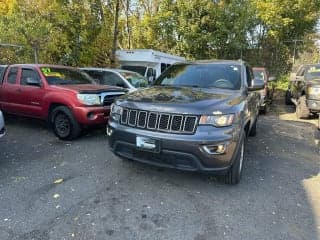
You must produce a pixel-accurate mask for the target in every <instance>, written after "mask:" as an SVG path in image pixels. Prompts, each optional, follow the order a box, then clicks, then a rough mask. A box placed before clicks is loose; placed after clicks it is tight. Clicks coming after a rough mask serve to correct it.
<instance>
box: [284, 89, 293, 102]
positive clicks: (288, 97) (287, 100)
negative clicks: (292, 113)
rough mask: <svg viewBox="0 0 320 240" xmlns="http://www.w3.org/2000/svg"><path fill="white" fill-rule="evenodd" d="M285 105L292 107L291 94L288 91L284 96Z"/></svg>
mask: <svg viewBox="0 0 320 240" xmlns="http://www.w3.org/2000/svg"><path fill="white" fill-rule="evenodd" d="M285 103H286V105H292V101H291V93H290V91H288V90H287V91H286V95H285Z"/></svg>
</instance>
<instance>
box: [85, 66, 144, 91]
mask: <svg viewBox="0 0 320 240" xmlns="http://www.w3.org/2000/svg"><path fill="white" fill-rule="evenodd" d="M80 70H81V71H83V72H85V73H87V74H88V75H89V76H90V77H92V78H93V79H95V81H96V82H97V83H99V84H102V85H110V86H117V87H123V88H126V89H127V90H128V91H129V92H132V91H135V90H137V88H143V87H147V85H148V80H147V79H146V78H145V77H143V76H142V75H140V74H139V73H136V72H132V71H128V70H122V69H116V68H80Z"/></svg>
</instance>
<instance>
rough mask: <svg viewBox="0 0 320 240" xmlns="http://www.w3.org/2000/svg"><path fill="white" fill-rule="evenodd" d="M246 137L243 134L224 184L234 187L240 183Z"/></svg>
mask: <svg viewBox="0 0 320 240" xmlns="http://www.w3.org/2000/svg"><path fill="white" fill-rule="evenodd" d="M245 142H246V136H245V133H243V137H242V138H241V141H240V143H239V147H238V151H237V155H236V159H235V161H234V163H233V164H232V166H231V168H230V170H229V172H228V173H227V174H226V176H225V183H226V184H231V185H235V184H238V183H239V182H240V179H241V175H242V168H243V160H244V152H245Z"/></svg>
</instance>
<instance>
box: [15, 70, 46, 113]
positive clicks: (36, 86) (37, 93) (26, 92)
mask: <svg viewBox="0 0 320 240" xmlns="http://www.w3.org/2000/svg"><path fill="white" fill-rule="evenodd" d="M19 89H20V91H19V93H20V98H19V104H21V106H23V107H22V112H21V114H23V115H27V116H33V117H39V118H42V117H44V116H45V114H44V113H43V110H42V109H43V105H44V102H43V101H44V99H43V98H44V95H45V89H44V84H43V82H42V80H41V77H40V75H39V73H38V71H36V70H35V69H32V68H22V70H21V75H20V82H19Z"/></svg>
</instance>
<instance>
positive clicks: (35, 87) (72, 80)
mask: <svg viewBox="0 0 320 240" xmlns="http://www.w3.org/2000/svg"><path fill="white" fill-rule="evenodd" d="M124 93H125V91H124V90H123V89H122V88H118V87H112V86H102V85H97V84H95V83H94V82H93V80H92V79H91V78H90V77H88V76H87V75H86V74H83V73H82V72H80V71H79V70H77V69H75V68H71V67H65V66H54V65H44V64H17V65H10V66H8V67H7V69H6V71H5V74H4V78H3V80H2V81H1V85H0V109H2V111H3V112H7V113H11V114H16V115H23V116H27V117H33V118H40V119H44V120H47V121H48V122H49V123H50V124H51V125H52V128H53V131H54V133H55V134H56V136H57V137H59V138H60V139H66V140H71V139H74V138H76V137H78V136H80V134H81V131H82V129H83V128H84V127H87V126H92V125H100V124H106V123H107V120H108V116H109V111H110V105H111V103H112V102H113V100H114V99H115V98H116V97H117V96H120V95H122V94H124Z"/></svg>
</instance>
